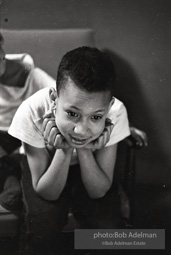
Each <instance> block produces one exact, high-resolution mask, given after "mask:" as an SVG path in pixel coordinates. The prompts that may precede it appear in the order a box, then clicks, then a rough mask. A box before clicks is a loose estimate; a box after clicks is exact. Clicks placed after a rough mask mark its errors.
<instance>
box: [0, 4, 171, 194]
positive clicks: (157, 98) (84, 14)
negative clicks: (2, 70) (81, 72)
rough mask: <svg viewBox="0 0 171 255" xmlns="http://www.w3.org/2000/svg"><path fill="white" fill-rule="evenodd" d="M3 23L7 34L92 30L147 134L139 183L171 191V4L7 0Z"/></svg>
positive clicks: (133, 117)
mask: <svg viewBox="0 0 171 255" xmlns="http://www.w3.org/2000/svg"><path fill="white" fill-rule="evenodd" d="M0 22H1V23H0V26H1V28H3V29H63V28H92V29H93V30H94V32H95V34H94V37H95V44H96V46H97V47H99V48H100V49H105V50H107V51H108V52H110V54H111V56H112V59H113V60H114V61H115V65H116V70H117V74H118V88H117V93H116V96H117V97H118V98H119V99H121V100H122V101H123V102H124V103H125V105H126V107H127V109H128V115H129V119H130V122H131V123H132V124H133V125H135V126H136V127H138V128H140V129H143V130H145V131H146V132H147V134H148V138H149V146H148V147H147V148H145V149H143V150H141V151H139V152H138V162H137V182H142V183H148V184H151V183H153V184H157V185H158V186H160V187H161V188H163V189H165V188H166V187H170V186H171V178H170V177H171V160H170V158H171V116H170V115H171V114H170V112H171V96H170V95H171V86H170V81H171V72H170V68H171V1H170V0H143V1H141V0H129V1H128V0H48V1H47V0H34V1H30V0H16V1H11V0H5V1H2V3H1V16H0ZM11 43H12V42H11Z"/></svg>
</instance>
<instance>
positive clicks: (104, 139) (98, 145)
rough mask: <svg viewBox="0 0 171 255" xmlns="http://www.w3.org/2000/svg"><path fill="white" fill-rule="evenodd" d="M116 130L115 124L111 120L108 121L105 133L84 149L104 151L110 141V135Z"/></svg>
mask: <svg viewBox="0 0 171 255" xmlns="http://www.w3.org/2000/svg"><path fill="white" fill-rule="evenodd" d="M113 128H114V124H113V123H112V122H111V120H110V119H106V123H105V128H104V130H103V133H102V134H101V135H100V136H99V137H98V138H97V139H95V140H94V141H92V142H90V143H89V144H87V145H86V146H85V147H84V148H86V149H92V150H93V149H96V150H99V149H102V148H103V147H104V146H105V145H106V144H107V143H108V141H109V139H110V135H111V133H112V130H113Z"/></svg>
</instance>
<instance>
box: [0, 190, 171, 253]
mask: <svg viewBox="0 0 171 255" xmlns="http://www.w3.org/2000/svg"><path fill="white" fill-rule="evenodd" d="M134 201H135V208H134V220H133V228H135V229H136V228H137V229H165V231H166V248H165V250H74V247H73V244H74V236H73V234H72V233H68V234H67V235H66V234H65V237H64V236H63V237H62V241H61V252H60V253H58V254H60V255H107V254H109V255H111V254H116V255H130V254H131V255H170V254H171V203H170V201H171V189H169V188H167V187H155V186H147V185H138V186H137V187H136V190H135V197H134ZM0 255H17V239H16V238H11V239H10V238H9V239H6V238H4V239H1V240H0ZM29 255H32V254H29ZM42 255H43V254H42ZM45 255H47V254H45Z"/></svg>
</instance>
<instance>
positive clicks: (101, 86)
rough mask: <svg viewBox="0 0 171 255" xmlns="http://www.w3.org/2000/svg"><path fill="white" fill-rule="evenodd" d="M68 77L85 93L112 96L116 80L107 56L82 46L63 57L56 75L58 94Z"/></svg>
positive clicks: (95, 49) (112, 66)
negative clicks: (108, 93)
mask: <svg viewBox="0 0 171 255" xmlns="http://www.w3.org/2000/svg"><path fill="white" fill-rule="evenodd" d="M68 77H70V78H71V80H72V81H73V82H74V83H75V84H76V86H78V87H79V88H81V89H83V90H85V91H88V92H103V91H110V92H111V95H113V90H114V87H115V78H116V77H115V69H114V65H113V63H112V61H111V59H110V58H109V56H107V55H106V54H105V53H102V52H101V51H100V50H98V49H97V48H91V47H87V46H83V47H79V48H76V49H74V50H71V51H69V52H67V53H66V54H65V55H64V56H63V58H62V60H61V62H60V65H59V68H58V73H57V91H58V94H59V92H60V90H61V88H64V86H65V83H66V81H67V79H68Z"/></svg>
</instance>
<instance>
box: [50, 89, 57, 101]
mask: <svg viewBox="0 0 171 255" xmlns="http://www.w3.org/2000/svg"><path fill="white" fill-rule="evenodd" d="M49 97H50V100H51V102H52V103H53V102H55V100H56V98H57V92H56V90H55V88H50V90H49Z"/></svg>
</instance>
